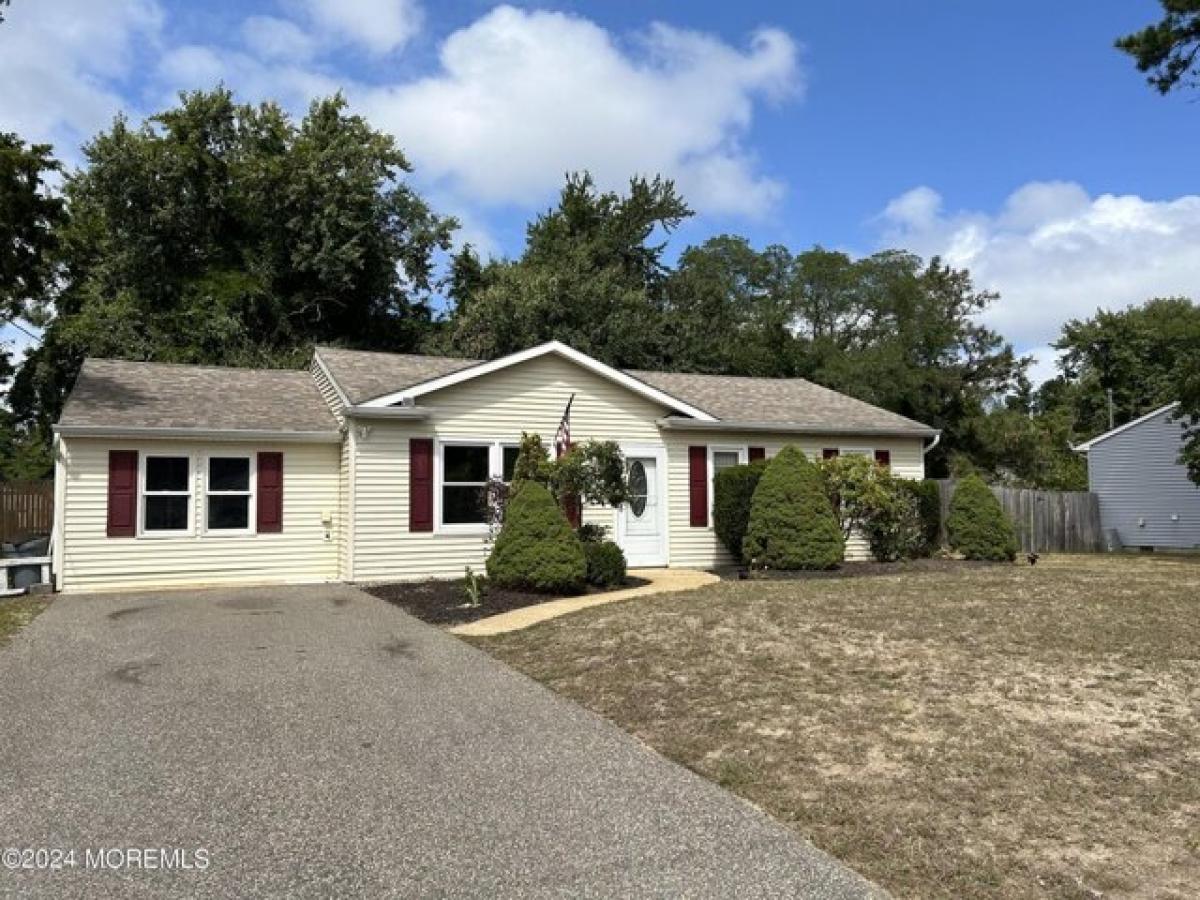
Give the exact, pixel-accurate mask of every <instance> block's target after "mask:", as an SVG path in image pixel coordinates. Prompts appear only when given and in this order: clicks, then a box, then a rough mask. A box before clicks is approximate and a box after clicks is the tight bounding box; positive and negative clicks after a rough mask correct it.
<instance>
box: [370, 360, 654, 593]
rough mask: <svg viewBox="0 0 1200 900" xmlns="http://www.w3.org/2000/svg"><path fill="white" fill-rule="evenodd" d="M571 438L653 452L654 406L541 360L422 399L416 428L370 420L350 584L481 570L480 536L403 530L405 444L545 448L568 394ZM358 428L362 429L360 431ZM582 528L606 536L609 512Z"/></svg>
mask: <svg viewBox="0 0 1200 900" xmlns="http://www.w3.org/2000/svg"><path fill="white" fill-rule="evenodd" d="M572 393H574V394H575V402H574V404H573V406H572V408H571V436H572V438H573V440H575V441H576V442H582V441H586V440H587V439H589V438H597V439H603V440H615V441H618V442H620V443H623V444H661V443H662V438H661V436H660V434H659V430H658V427H657V425H656V424H655V421H656V420H657V419H658V418H660V417H661V416H663V415H664V414H665V413H666V410H665V409H664V408H663V407H661V406H659V405H658V404H656V403H654V402H652V401H650V400H647V399H645V398H643V397H639V396H638V395H637V394H634V393H632V392H630V391H629V390H628V389H626V388H623V387H621V386H620V385H617V384H615V383H613V382H611V381H609V380H607V379H605V378H602V377H600V376H598V375H596V374H594V373H592V372H589V371H587V370H586V369H583V368H581V367H580V366H577V365H576V364H574V363H572V362H569V361H567V360H564V359H562V358H560V357H557V356H543V357H539V358H537V359H533V360H530V361H528V362H524V363H519V364H517V365H515V366H512V367H510V368H508V369H502V370H500V371H498V372H495V373H493V374H491V375H487V376H483V377H481V378H478V379H473V380H470V381H467V382H464V383H462V384H458V385H454V386H451V387H448V388H445V389H443V390H440V391H436V392H434V393H432V394H428V395H426V396H424V397H422V398H421V405H422V406H427V407H429V408H430V409H431V411H432V414H431V419H430V420H429V421H425V422H389V421H386V420H370V423H369V426H368V427H369V431H368V433H367V435H366V437H361V436H356V438H355V442H356V447H357V451H356V453H355V458H354V473H355V474H354V479H353V496H354V529H353V533H354V540H353V555H354V579H355V580H356V581H386V580H392V579H400V580H405V579H417V578H430V577H434V578H451V577H457V576H461V575H462V573H463V569H464V567H465V566H468V565H470V566H473V567H475V568H476V569H479V568H480V567H482V566H483V564H484V559H485V552H486V548H485V543H484V535H483V534H454V533H449V532H445V531H439V530H438V526H437V524H436V523H435V526H434V527H435V530H434V531H433V532H427V533H410V532H409V531H408V441H409V439H410V438H412V437H434V438H435V439H446V438H458V439H461V438H479V439H481V440H486V441H502V442H505V443H516V442H517V441H518V440H519V439H520V437H521V432H522V431H528V432H536V433H538V434H540V435H541V436H542V438H543V440H544V441H545V442H546V443H547V444H548V445H549V444H550V443H551V442H552V441H553V439H554V434H555V432H556V431H557V429H558V424H559V421H560V420H561V418H562V414H563V409H564V408H565V407H566V404H567V400H568V399H569V398H570V396H571V394H572ZM363 424H367V423H366V422H364V423H363ZM584 516H585V519H587V520H591V521H599V522H602V523H603V524H605V525H608V526H609V527H611V526H612V524H613V511H612V510H608V509H588V510H585V511H584Z"/></svg>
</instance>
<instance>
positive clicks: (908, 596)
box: [478, 557, 1200, 897]
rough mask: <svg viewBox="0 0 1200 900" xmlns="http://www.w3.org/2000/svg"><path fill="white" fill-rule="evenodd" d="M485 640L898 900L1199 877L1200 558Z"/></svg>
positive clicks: (752, 596) (759, 593)
mask: <svg viewBox="0 0 1200 900" xmlns="http://www.w3.org/2000/svg"><path fill="white" fill-rule="evenodd" d="M478 643H480V644H481V645H482V646H484V647H485V648H486V649H488V650H489V651H490V652H492V653H494V654H496V655H497V656H499V657H500V658H501V659H503V660H505V661H506V662H508V663H509V664H511V665H513V666H515V667H516V668H518V669H521V670H523V671H524V672H526V673H528V674H529V675H531V676H533V677H534V678H536V679H538V680H540V681H543V682H545V683H546V684H548V685H549V686H550V687H552V688H553V689H554V690H557V691H560V692H561V693H563V694H565V695H567V696H568V697H571V698H572V699H574V700H576V701H578V702H579V703H582V704H583V705H584V706H587V707H589V708H591V709H593V710H595V711H596V712H598V713H600V714H601V715H604V716H607V717H608V718H610V719H612V720H613V721H615V722H616V723H618V724H619V725H621V726H622V727H623V728H625V729H627V730H629V731H630V732H632V733H634V734H635V735H637V736H638V737H640V738H642V739H643V740H645V741H646V742H647V743H648V744H650V745H651V746H653V747H654V748H656V749H657V750H659V751H660V752H662V753H664V754H665V755H667V756H669V757H671V758H672V759H675V760H677V761H679V762H680V763H683V764H684V765H686V766H688V767H690V768H692V769H694V770H695V771H697V772H699V773H701V774H703V775H705V776H707V777H709V778H711V779H713V780H715V781H717V782H719V783H721V784H723V785H725V786H727V787H728V788H729V789H730V790H733V791H735V792H736V793H738V794H741V795H742V796H743V797H746V798H748V799H749V800H751V801H753V802H754V803H756V804H758V805H759V806H761V807H763V808H764V809H766V810H767V811H769V812H770V813H772V814H773V815H775V816H776V817H778V818H779V819H781V820H782V821H784V822H786V823H787V824H788V825H790V826H791V827H792V828H794V829H795V830H796V831H797V832H799V833H801V834H802V835H804V836H805V837H807V838H809V839H810V840H812V841H813V842H814V843H815V844H817V845H818V846H819V847H822V848H823V849H825V850H827V851H829V852H830V853H832V854H833V855H835V856H838V857H840V858H841V859H843V860H845V861H846V862H847V863H848V864H850V865H851V866H853V867H854V868H856V869H858V870H859V871H860V872H862V873H863V874H865V875H866V876H868V877H869V878H872V879H874V880H876V881H877V882H879V883H880V884H882V885H884V886H885V887H887V888H888V889H890V890H892V891H893V892H895V893H896V894H899V895H902V896H913V897H918V896H919V897H966V896H971V897H978V896H991V897H1012V896H1034V897H1040V896H1054V897H1099V896H1136V897H1173V896H1179V897H1183V896H1195V894H1196V891H1197V890H1198V886H1200V559H1196V558H1164V557H1153V558H1150V557H1050V558H1046V559H1043V561H1042V562H1041V563H1040V564H1039V565H1037V566H1036V567H1034V568H1030V567H1028V566H1011V567H1010V566H996V567H986V568H968V567H965V566H964V567H962V568H961V569H956V570H954V571H950V572H932V573H928V572H923V573H905V574H900V575H889V576H881V577H876V578H855V579H845V580H827V581H805V582H723V583H722V584H720V585H714V586H712V587H710V588H704V589H701V590H699V591H694V592H691V593H688V594H680V595H675V596H671V597H659V598H653V597H650V598H644V599H640V600H632V601H629V602H625V603H618V604H614V605H613V606H606V607H598V608H596V609H592V610H588V611H586V612H582V613H579V614H577V615H573V616H568V617H566V618H563V619H559V620H557V621H554V622H550V623H547V624H545V625H542V626H539V627H536V628H533V629H530V630H528V631H524V632H517V633H514V634H511V635H506V636H502V637H497V638H489V639H485V640H481V641H479V642H478Z"/></svg>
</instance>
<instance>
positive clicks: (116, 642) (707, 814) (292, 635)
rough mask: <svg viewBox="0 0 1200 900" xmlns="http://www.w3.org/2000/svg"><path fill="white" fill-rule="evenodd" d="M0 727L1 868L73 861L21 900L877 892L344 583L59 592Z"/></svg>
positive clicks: (27, 875) (32, 882) (570, 708)
mask: <svg viewBox="0 0 1200 900" xmlns="http://www.w3.org/2000/svg"><path fill="white" fill-rule="evenodd" d="M0 723H2V724H0V849H2V848H31V849H32V848H51V849H57V850H61V851H66V850H74V851H75V859H74V865H73V867H72V865H71V864H70V863H69V862H68V861H67V858H66V857H65V856H64V857H63V858H60V859H59V861H60V862H63V863H64V865H65V868H62V869H59V870H57V871H42V872H36V871H22V870H17V871H11V870H8V869H4V868H0V894H4V895H16V894H20V895H22V896H29V895H30V894H31V893H40V894H44V895H46V896H51V895H52V896H55V897H64V896H93V895H96V894H98V893H99V892H100V891H105V892H108V893H111V892H116V891H119V892H120V893H121V894H123V895H125V896H149V895H155V896H161V895H163V894H164V893H170V894H187V895H191V896H195V895H205V894H207V895H221V896H232V895H243V896H245V895H250V896H262V895H279V894H288V895H291V896H302V895H306V896H334V895H347V894H372V895H379V894H391V895H404V896H439V897H446V896H480V897H485V896H486V897H499V896H525V897H528V896H571V897H585V896H597V897H599V896H604V897H607V896H617V895H620V896H684V895H686V896H692V897H697V896H714V897H715V896H731V895H733V894H737V895H738V896H741V897H751V896H783V895H787V896H814V897H843V896H847V897H848V896H863V895H865V894H869V893H871V892H873V891H875V890H876V889H875V888H873V887H872V886H871V885H869V884H867V883H866V882H864V881H862V880H861V879H860V878H858V876H856V875H855V874H853V873H852V872H850V871H848V870H847V869H845V868H844V867H843V866H841V865H840V864H839V863H837V862H836V861H834V860H832V859H830V858H829V857H827V856H825V855H823V854H821V853H820V852H818V851H817V850H815V849H814V848H812V847H811V846H809V845H807V844H804V843H802V842H800V841H798V840H796V839H795V838H794V837H793V836H792V835H791V834H789V833H788V832H787V831H786V830H784V828H782V827H781V826H779V825H778V824H776V823H775V822H774V821H773V820H771V819H769V818H768V817H766V816H765V815H763V814H762V813H760V812H758V811H757V810H755V809H753V808H752V807H750V806H749V805H747V804H745V803H743V802H742V801H740V800H738V799H736V798H734V797H733V796H732V795H730V794H728V793H726V792H724V791H722V790H720V789H719V788H717V787H716V786H714V785H712V784H710V783H709V782H707V781H705V780H703V779H701V778H699V777H697V776H695V775H693V774H692V773H690V772H688V771H686V770H684V769H682V768H680V767H678V766H676V765H674V764H673V763H670V762H668V761H666V760H664V759H663V758H661V757H659V756H657V755H656V754H654V753H652V752H651V751H650V750H648V749H646V748H645V747H644V746H643V745H641V744H639V743H638V742H637V741H636V740H634V739H633V738H632V737H630V736H628V735H627V734H625V733H624V732H622V731H620V730H618V729H617V728H616V727H614V726H612V725H610V724H608V723H607V722H604V721H603V720H601V719H599V718H597V717H595V716H593V715H591V714H590V713H588V712H585V711H584V710H582V709H580V708H579V707H577V706H575V705H573V704H571V703H569V702H567V701H566V700H563V699H562V698H559V697H557V696H555V695H554V694H551V693H550V692H548V691H547V690H545V689H544V688H542V687H540V686H538V685H536V684H534V683H533V682H532V681H529V680H528V679H526V678H525V677H523V676H521V675H519V674H517V673H515V672H513V671H512V670H510V669H508V668H506V667H504V666H503V665H501V664H499V663H498V662H496V661H494V660H492V659H491V658H489V657H488V656H486V655H485V654H483V653H481V652H479V651H476V650H474V649H473V648H471V647H469V646H467V645H465V644H463V643H462V642H460V641H459V640H457V639H455V638H453V637H450V636H448V635H446V634H443V633H442V632H440V631H437V630H435V629H433V628H430V627H428V626H426V625H423V624H421V623H419V622H417V621H416V620H415V619H412V618H411V617H409V616H407V615H405V614H404V613H402V612H400V611H399V610H397V609H395V608H394V607H391V606H388V605H387V604H385V603H383V602H382V601H379V600H376V599H375V598H373V597H370V596H368V595H366V594H363V593H361V592H359V591H357V590H354V589H353V588H349V587H345V586H327V587H304V588H293V587H288V588H262V589H254V590H224V591H195V592H186V593H179V592H173V593H161V594H128V595H120V596H112V595H110V596H96V597H73V596H67V597H62V598H58V599H56V600H55V601H54V603H53V604H52V605H51V606H50V608H49V609H48V610H47V611H46V612H44V613H43V614H42V615H41V616H40V617H39V618H38V619H37V620H36V621H35V622H34V623H33V624H32V625H31V626H30V627H29V628H27V629H25V631H23V632H22V633H20V634H19V635H18V636H17V637H16V638H15V639H14V640H13V641H12V642H11V643H10V644H9V645H7V646H5V647H0ZM160 848H161V850H163V851H166V853H155V852H151V853H144V852H143V853H141V854H134V853H129V852H128V851H129V850H131V849H133V850H145V849H150V850H151V851H157V850H159V849H160ZM97 850H100V851H109V852H107V853H102V854H100V859H102V860H103V861H104V862H105V863H106V864H107V865H109V866H110V868H96V867H95V866H96V864H97V862H98V860H97V853H96V851H97ZM114 850H116V851H118V852H116V853H114V852H112V851H114ZM200 851H203V854H201V853H200ZM203 857H206V858H207V865H206V866H201V861H202V858H203ZM47 861H48V859H47V857H45V856H43V857H42V858H41V860H40V862H41V863H45V862H47ZM10 862H11V857H10V856H8V855H7V854H6V856H5V863H6V864H7V863H10ZM33 864H34V865H37V864H39V863H38V861H33ZM185 864H190V865H191V866H192V868H190V869H185V868H180V867H181V866H183V865H185ZM152 866H154V867H153V868H152ZM167 866H170V868H167Z"/></svg>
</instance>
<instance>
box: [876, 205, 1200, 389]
mask: <svg viewBox="0 0 1200 900" xmlns="http://www.w3.org/2000/svg"><path fill="white" fill-rule="evenodd" d="M880 221H881V223H882V225H883V229H884V234H883V237H884V239H885V242H886V243H887V244H888V245H891V246H900V247H904V248H906V249H910V250H913V251H915V252H917V253H920V254H922V255H925V256H931V255H933V254H938V255H941V256H942V257H943V258H944V259H945V260H946V261H947V262H949V263H950V264H952V265H954V266H957V267H965V268H968V269H970V270H971V273H972V275H973V276H974V278H975V283H976V284H977V285H979V286H981V287H987V288H991V289H994V290H996V291H999V293H1000V295H1001V296H1000V300H999V301H998V302H997V303H996V304H995V306H994V307H993V308H992V309H991V310H990V311H989V312H988V313H987V314H986V317H985V318H986V320H987V321H988V323H989V324H991V325H993V326H994V327H996V328H997V329H999V330H1000V332H1001V333H1003V334H1004V335H1005V336H1006V337H1007V338H1009V339H1010V340H1012V341H1013V342H1014V344H1015V345H1016V346H1017V347H1018V348H1035V349H1037V348H1040V349H1042V350H1045V349H1046V345H1048V344H1049V343H1050V342H1051V341H1053V340H1055V339H1056V338H1057V336H1058V334H1059V331H1060V329H1061V327H1062V324H1063V323H1064V322H1065V321H1066V320H1068V319H1071V318H1077V317H1087V316H1091V315H1093V314H1094V313H1095V311H1096V309H1097V308H1100V307H1103V308H1106V309H1118V308H1122V307H1125V306H1128V305H1130V304H1134V303H1141V302H1142V301H1144V300H1148V299H1149V298H1151V297H1156V296H1173V295H1187V296H1192V297H1200V253H1198V252H1197V249H1196V248H1197V247H1200V196H1183V197H1179V198H1176V199H1174V200H1161V201H1155V200H1145V199H1143V198H1141V197H1138V196H1133V195H1123V196H1118V195H1114V194H1101V195H1099V196H1095V197H1093V196H1090V195H1089V194H1088V193H1087V191H1086V190H1084V189H1083V188H1082V187H1081V186H1080V185H1078V184H1074V183H1071V182H1061V181H1055V182H1031V183H1029V184H1026V185H1024V186H1023V187H1021V188H1019V189H1018V190H1016V191H1014V192H1013V193H1012V194H1011V195H1010V196H1009V197H1008V199H1007V200H1006V201H1005V203H1004V205H1003V206H1002V208H1001V209H1000V210H999V211H997V212H995V213H988V212H981V211H964V212H953V213H948V212H946V211H945V210H944V205H943V201H942V198H941V196H940V195H939V194H938V193H937V192H936V191H934V190H933V189H931V188H929V187H919V188H915V189H913V190H911V191H909V192H908V193H906V194H903V195H901V196H900V197H897V198H896V199H894V200H893V201H892V202H891V203H889V204H888V205H887V207H886V208H885V210H884V212H883V213H882V215H881V216H880ZM1043 356H1046V358H1047V359H1048V355H1046V354H1043ZM1041 371H1043V372H1044V371H1046V364H1045V362H1043V364H1042V369H1041ZM1051 374H1053V372H1052V371H1051Z"/></svg>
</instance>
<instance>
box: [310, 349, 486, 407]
mask: <svg viewBox="0 0 1200 900" xmlns="http://www.w3.org/2000/svg"><path fill="white" fill-rule="evenodd" d="M317 355H318V356H320V357H321V360H322V361H323V362H324V363H325V368H327V369H328V370H329V374H330V375H332V376H333V380H334V381H336V382H337V384H338V387H340V388H341V389H342V391H343V392H344V393H345V394H346V396H347V398H348V399H349V400H350V402H351V403H365V402H366V401H367V400H373V399H374V398H376V397H382V396H383V395H384V394H390V393H392V392H393V391H401V390H404V389H405V388H409V387H412V386H413V385H415V384H420V383H421V382H423V381H429V380H430V379H433V378H440V377H441V376H443V375H449V374H450V373H451V372H457V371H459V370H460V369H466V368H469V367H470V366H477V365H479V363H480V360H477V359H457V358H454V357H450V356H417V355H413V354H406V353H380V352H377V351H373V350H341V349H339V348H337V347H318V348H317Z"/></svg>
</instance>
